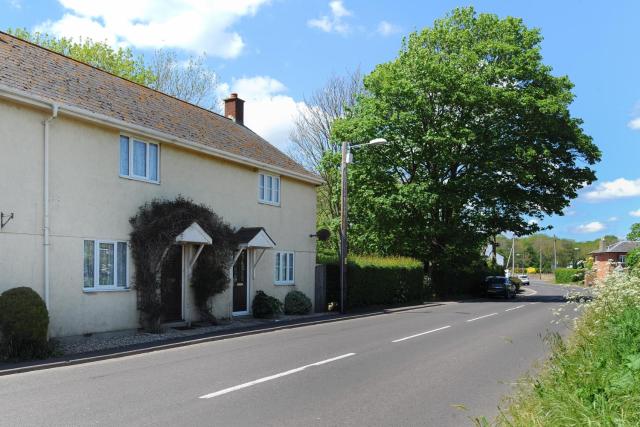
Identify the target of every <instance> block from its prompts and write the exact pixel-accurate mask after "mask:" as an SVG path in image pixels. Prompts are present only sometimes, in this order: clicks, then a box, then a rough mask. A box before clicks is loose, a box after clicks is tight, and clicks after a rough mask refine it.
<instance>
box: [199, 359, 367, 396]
mask: <svg viewBox="0 0 640 427" xmlns="http://www.w3.org/2000/svg"><path fill="white" fill-rule="evenodd" d="M351 356H355V353H347V354H343V355H342V356H337V357H332V358H331V359H326V360H322V361H320V362H316V363H311V364H309V365H304V366H301V367H299V368H295V369H291V370H289V371H285V372H280V373H279V374H275V375H270V376H268V377H264V378H260V379H258V380H255V381H249V382H248V383H244V384H240V385H236V386H233V387H229V388H225V389H224V390H220V391H216V392H214V393H209V394H205V395H203V396H200V399H211V398H212V397H217V396H222V395H223V394H227V393H231V392H232V391H237V390H242V389H243V388H247V387H251V386H254V385H256V384H260V383H264V382H267V381H271V380H275V379H277V378H281V377H285V376H287V375H291V374H295V373H297V372H302V371H304V370H305V369H307V368H311V367H313V366H320V365H324V364H326V363H331V362H335V361H337V360H340V359H345V358H347V357H351Z"/></svg>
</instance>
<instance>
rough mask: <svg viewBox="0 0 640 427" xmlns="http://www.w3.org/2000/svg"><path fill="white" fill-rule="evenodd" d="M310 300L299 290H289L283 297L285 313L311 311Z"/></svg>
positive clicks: (305, 312)
mask: <svg viewBox="0 0 640 427" xmlns="http://www.w3.org/2000/svg"><path fill="white" fill-rule="evenodd" d="M311 306H312V304H311V300H310V299H309V297H307V296H306V295H305V294H304V293H302V292H300V291H291V292H289V293H288V294H287V296H286V297H284V313H285V314H307V313H309V312H310V311H311Z"/></svg>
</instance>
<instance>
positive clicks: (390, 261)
mask: <svg viewBox="0 0 640 427" xmlns="http://www.w3.org/2000/svg"><path fill="white" fill-rule="evenodd" d="M323 261H325V262H326V261H333V260H328V259H325V260H323ZM326 264H327V302H339V301H340V267H339V264H338V262H337V260H336V261H333V262H330V263H329V262H327V263H326ZM424 290H425V289H424V267H423V265H422V263H421V262H420V261H417V260H415V259H413V258H405V257H375V256H352V257H349V266H348V273H347V302H346V305H347V307H365V306H370V305H391V304H402V303H406V302H422V299H423V298H424Z"/></svg>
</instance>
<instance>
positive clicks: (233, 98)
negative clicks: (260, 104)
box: [224, 92, 244, 125]
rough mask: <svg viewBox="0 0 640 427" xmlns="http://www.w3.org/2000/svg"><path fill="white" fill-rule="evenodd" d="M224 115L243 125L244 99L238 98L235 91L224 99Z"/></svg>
mask: <svg viewBox="0 0 640 427" xmlns="http://www.w3.org/2000/svg"><path fill="white" fill-rule="evenodd" d="M224 116H225V117H228V118H230V119H231V120H233V121H234V122H236V123H238V124H240V125H244V100H242V99H240V98H238V94H237V93H235V92H234V93H232V94H231V95H229V98H227V99H225V100H224Z"/></svg>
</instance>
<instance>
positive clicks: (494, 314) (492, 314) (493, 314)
mask: <svg viewBox="0 0 640 427" xmlns="http://www.w3.org/2000/svg"><path fill="white" fill-rule="evenodd" d="M497 314H498V313H491V314H485V315H484V316H480V317H476V318H475V319H469V320H467V322H473V321H476V320H480V319H484V318H485V317H491V316H496V315H497Z"/></svg>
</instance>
